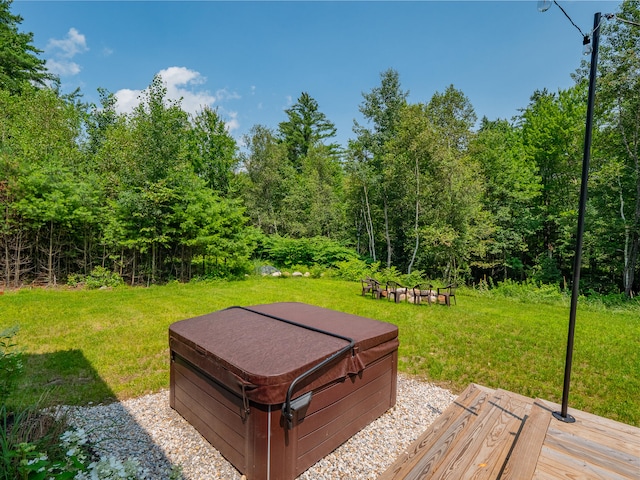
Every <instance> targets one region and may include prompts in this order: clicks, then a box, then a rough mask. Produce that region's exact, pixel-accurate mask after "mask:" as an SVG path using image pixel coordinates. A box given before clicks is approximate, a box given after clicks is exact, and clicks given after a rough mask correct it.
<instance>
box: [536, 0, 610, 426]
mask: <svg viewBox="0 0 640 480" xmlns="http://www.w3.org/2000/svg"><path fill="white" fill-rule="evenodd" d="M553 3H556V2H555V1H554V2H553ZM556 5H558V4H557V3H556ZM550 6H551V2H550V1H541V2H538V10H540V11H541V12H546V11H547V10H548V9H549V7H550ZM558 7H560V5H558ZM560 9H561V10H562V12H563V13H564V14H565V15H566V16H567V18H569V16H568V15H567V13H566V12H565V11H564V9H563V8H562V7H560ZM601 16H602V14H601V13H600V12H598V13H596V14H595V15H594V17H593V32H592V34H591V42H589V36H588V35H583V39H584V40H583V45H584V47H585V51H586V52H588V50H587V49H588V46H589V43H591V69H590V71H589V96H588V100H587V121H586V127H585V135H584V155H583V158H582V180H581V183H580V204H579V207H578V233H577V236H576V250H575V256H574V259H573V284H572V286H571V287H572V288H571V308H570V311H569V332H568V336H567V355H566V360H565V364H564V384H563V388H562V406H561V409H560V411H559V412H553V416H554V418H556V419H558V420H560V421H562V422H565V423H573V422H575V421H576V420H575V418H573V417H572V416H571V415H569V413H568V412H567V410H568V406H569V387H570V384H571V365H572V363H573V338H574V334H575V328H576V310H577V307H578V297H579V296H580V266H581V263H582V240H583V237H584V217H585V210H586V206H587V183H588V180H589V162H590V159H591V133H592V129H593V107H594V102H595V96H596V74H597V70H598V44H599V40H600V20H601ZM569 20H571V19H570V18H569ZM571 23H573V21H571ZM574 25H575V24H574Z"/></svg>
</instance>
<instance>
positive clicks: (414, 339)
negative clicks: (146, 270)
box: [0, 278, 640, 426]
mask: <svg viewBox="0 0 640 480" xmlns="http://www.w3.org/2000/svg"><path fill="white" fill-rule="evenodd" d="M457 298H458V304H457V305H454V306H452V307H451V308H447V307H445V306H440V305H432V306H428V305H420V306H417V305H411V304H406V303H405V304H394V303H392V302H387V301H386V300H382V301H376V300H373V299H371V298H370V297H367V298H363V297H361V296H360V284H359V283H354V282H344V281H337V280H328V279H320V280H319V279H307V278H287V279H285V278H280V279H272V278H265V279H260V278H256V279H254V278H252V279H248V280H246V281H241V282H215V283H214V282H211V283H210V282H202V283H192V284H188V285H183V284H169V285H166V286H159V287H151V288H135V289H132V288H121V289H115V290H90V291H89V290H43V289H33V290H29V289H24V290H20V291H18V292H5V294H4V295H2V296H0V330H3V329H4V328H6V327H9V326H12V325H19V326H20V332H19V334H18V337H17V340H18V342H19V344H20V345H21V346H23V347H24V348H25V350H26V353H27V361H26V375H25V377H24V380H23V381H22V383H21V384H20V387H19V389H18V391H17V392H16V395H14V398H12V399H11V401H13V402H17V401H19V400H23V401H27V402H35V401H36V399H37V398H38V397H39V396H40V395H42V394H43V392H45V391H47V392H49V394H48V395H49V400H51V401H55V402H61V403H68V404H87V403H89V402H93V403H98V402H104V401H108V400H110V399H113V398H114V397H117V398H120V399H123V398H128V397H135V396H139V395H143V394H145V393H149V392H154V391H158V390H160V389H163V388H167V387H168V385H169V368H168V367H169V351H168V343H167V333H168V332H167V330H168V327H169V325H170V324H171V323H172V322H174V321H177V320H182V319H185V318H189V317H192V316H196V315H200V314H204V313H208V312H211V311H214V310H219V309H222V308H225V307H228V306H231V305H255V304H259V303H270V302H276V301H300V302H306V303H310V304H314V305H319V306H322V307H327V308H332V309H335V310H341V311H344V312H349V313H354V314H358V315H363V316H366V317H371V318H374V319H378V320H383V321H387V322H391V323H394V324H396V325H398V327H399V329H400V351H399V357H400V360H399V361H400V370H401V371H403V372H406V373H409V374H412V375H416V376H419V377H421V378H423V379H425V380H428V381H430V382H434V383H437V384H439V385H441V386H443V387H445V388H449V389H450V390H452V391H453V392H454V393H458V392H460V391H461V390H462V389H463V388H464V387H466V385H468V384H469V383H470V382H475V383H480V384H482V385H486V386H488V387H493V388H503V389H506V390H511V391H513V392H517V393H521V394H523V395H527V396H529V397H542V398H545V399H547V400H551V401H555V402H560V400H561V396H562V382H563V374H564V359H565V351H566V350H565V349H566V341H567V323H568V317H569V312H568V306H567V305H564V304H560V303H556V304H542V303H535V304H534V303H522V302H519V301H517V300H505V299H504V298H501V299H497V298H492V297H491V296H489V295H481V294H479V293H477V292H475V291H472V290H465V289H462V290H460V291H459V292H458V294H457ZM569 405H570V406H571V407H574V408H578V409H582V410H586V411H589V412H592V413H595V414H597V415H601V416H604V417H608V418H612V419H615V420H618V421H622V422H625V423H628V424H631V425H636V426H640V318H639V316H638V313H637V311H636V312H631V311H628V312H625V311H619V310H618V311H614V310H604V309H591V308H589V307H583V306H579V308H578V315H577V325H576V336H575V350H574V362H573V372H572V381H571V394H570V398H569Z"/></svg>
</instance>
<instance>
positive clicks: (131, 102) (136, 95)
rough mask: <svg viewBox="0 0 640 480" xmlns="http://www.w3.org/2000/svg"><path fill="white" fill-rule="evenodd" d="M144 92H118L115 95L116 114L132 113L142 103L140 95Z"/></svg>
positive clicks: (126, 89) (125, 90) (127, 90)
mask: <svg viewBox="0 0 640 480" xmlns="http://www.w3.org/2000/svg"><path fill="white" fill-rule="evenodd" d="M141 94H142V90H129V89H128V88H123V89H122V90H118V91H117V92H116V93H115V94H114V95H115V97H116V112H118V113H131V112H133V109H134V108H136V106H138V104H139V103H140V95H141Z"/></svg>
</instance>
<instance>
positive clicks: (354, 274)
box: [332, 258, 380, 282]
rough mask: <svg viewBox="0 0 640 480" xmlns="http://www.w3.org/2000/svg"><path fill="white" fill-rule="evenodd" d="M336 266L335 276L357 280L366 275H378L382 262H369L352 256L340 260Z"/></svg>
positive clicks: (333, 273)
mask: <svg viewBox="0 0 640 480" xmlns="http://www.w3.org/2000/svg"><path fill="white" fill-rule="evenodd" d="M335 266H336V269H335V270H334V271H333V272H332V276H333V277H335V278H340V279H342V280H350V281H352V282H357V281H359V280H361V279H363V278H366V277H374V278H375V277H377V276H378V273H379V272H378V269H379V268H380V262H375V263H367V262H365V261H364V260H361V259H359V258H352V259H350V260H344V261H341V262H338V263H336V265H335Z"/></svg>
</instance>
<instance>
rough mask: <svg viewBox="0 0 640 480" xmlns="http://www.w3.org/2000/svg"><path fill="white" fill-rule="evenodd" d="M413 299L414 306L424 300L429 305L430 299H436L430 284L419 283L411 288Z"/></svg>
mask: <svg viewBox="0 0 640 480" xmlns="http://www.w3.org/2000/svg"><path fill="white" fill-rule="evenodd" d="M413 298H414V301H413V302H414V303H415V304H416V305H420V304H421V303H422V302H423V301H424V300H425V299H426V300H427V303H428V304H429V305H431V300H432V298H436V300H437V297H436V292H435V290H434V289H433V285H431V284H430V283H419V284H418V285H416V286H415V287H413Z"/></svg>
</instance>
